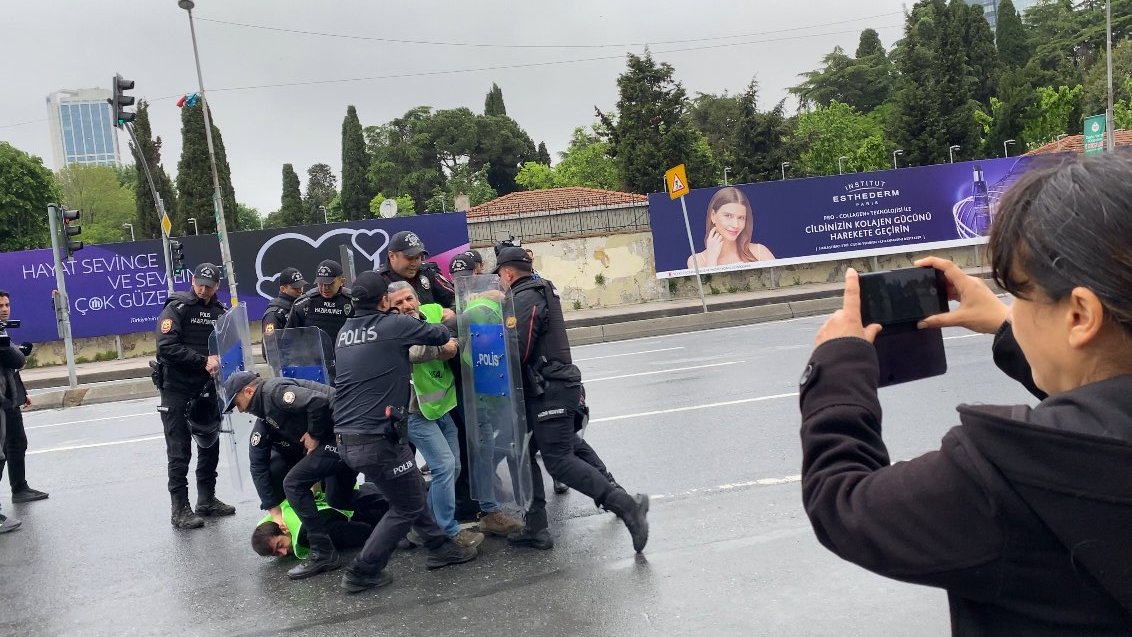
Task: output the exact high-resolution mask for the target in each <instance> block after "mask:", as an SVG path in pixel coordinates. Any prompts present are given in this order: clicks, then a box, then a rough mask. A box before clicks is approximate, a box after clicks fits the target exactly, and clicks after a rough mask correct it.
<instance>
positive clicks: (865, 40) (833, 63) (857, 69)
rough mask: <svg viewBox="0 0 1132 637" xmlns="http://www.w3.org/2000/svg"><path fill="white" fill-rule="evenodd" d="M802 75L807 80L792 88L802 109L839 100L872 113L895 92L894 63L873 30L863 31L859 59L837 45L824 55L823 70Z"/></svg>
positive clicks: (863, 111)
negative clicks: (893, 81)
mask: <svg viewBox="0 0 1132 637" xmlns="http://www.w3.org/2000/svg"><path fill="white" fill-rule="evenodd" d="M802 77H803V78H805V79H804V81H803V82H802V83H801V84H799V85H797V86H795V87H793V88H791V89H790V92H791V93H792V94H794V95H796V96H797V97H798V103H799V105H800V106H801V107H802V108H809V107H813V106H829V105H830V104H831V103H832V102H835V101H836V102H841V103H843V104H848V105H849V106H852V107H853V108H855V109H857V110H858V111H860V112H862V113H868V112H870V111H872V110H873V109H875V108H876V107H878V106H880V105H881V104H883V103H884V102H885V100H887V99H888V97H889V95H890V94H891V92H892V63H891V61H890V60H889V59H888V56H887V55H886V54H885V50H884V45H883V44H881V41H880V36H879V35H878V34H877V32H876V31H874V30H873V29H865V30H864V31H862V32H861V37H860V40H859V42H858V44H857V55H856V57H855V58H854V57H849V56H848V55H846V53H845V51H844V50H843V49H842V48H841V47H836V48H834V49H833V51H831V52H830V53H828V54H826V56H825V57H824V58H822V66H821V68H820V69H818V70H814V71H808V72H806V73H802Z"/></svg>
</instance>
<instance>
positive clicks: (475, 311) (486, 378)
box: [455, 274, 532, 511]
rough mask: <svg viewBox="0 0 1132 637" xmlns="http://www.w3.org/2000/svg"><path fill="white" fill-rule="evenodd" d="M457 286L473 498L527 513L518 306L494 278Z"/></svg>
mask: <svg viewBox="0 0 1132 637" xmlns="http://www.w3.org/2000/svg"><path fill="white" fill-rule="evenodd" d="M455 285H456V312H457V315H458V316H457V323H458V325H459V327H460V345H461V347H460V350H461V355H460V369H461V382H462V384H463V387H462V389H463V395H464V420H465V423H466V435H467V440H468V463H469V467H468V475H469V478H470V479H469V482H470V486H471V496H472V499H474V500H477V501H479V502H495V503H498V504H500V505H501V506H503V507H504V508H510V509H518V510H521V511H526V510H527V508H528V507H529V505H530V502H531V494H532V491H531V466H530V457H529V456H528V454H527V446H528V444H529V442H530V432H529V430H528V429H527V417H526V409H525V407H524V404H523V380H522V379H523V377H522V375H521V373H522V372H521V369H520V366H519V360H520V359H519V343H518V337H517V334H516V332H515V308H514V304H513V303H512V301H511V299H510V297H508V296H507V293H506V292H505V291H504V289H503V286H502V285H501V284H500V282H499V277H498V276H496V275H494V274H489V275H468V276H461V277H457V278H456V281H455Z"/></svg>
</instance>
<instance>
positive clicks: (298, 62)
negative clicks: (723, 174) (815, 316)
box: [0, 0, 903, 214]
mask: <svg viewBox="0 0 1132 637" xmlns="http://www.w3.org/2000/svg"><path fill="white" fill-rule="evenodd" d="M701 7H711V10H710V11H708V10H707V9H706V8H701ZM902 8H903V3H901V2H900V1H899V0H789V1H787V0H715V1H713V2H710V3H709V2H704V3H691V2H684V3H677V2H670V1H664V0H661V1H660V2H657V1H655V0H654V1H652V2H644V1H639V0H632V1H623V0H585V1H571V2H546V1H541V0H535V1H528V2H502V1H498V0H476V1H475V2H436V1H429V0H416V1H412V2H409V1H396V2H394V1H386V0H381V1H378V0H334V1H333V2H327V1H322V2H312V1H310V0H306V1H299V0H238V1H236V0H227V1H223V0H197V6H196V9H195V10H194V12H193V15H194V17H195V18H196V19H197V22H196V27H197V38H198V44H199V46H200V53H201V65H202V70H203V73H204V81H205V88H206V89H207V90H208V91H209V99H210V104H211V105H212V107H213V111H214V117H215V121H216V123H217V125H218V126H219V127H220V129H221V131H222V133H223V135H224V144H225V148H226V149H227V152H228V161H229V163H230V164H231V167H232V180H233V183H234V186H235V189H236V198H237V199H238V200H239V201H240V202H242V203H246V204H249V205H251V206H253V207H255V208H258V209H259V210H260V212H261V213H262V214H267V213H268V212H270V211H272V210H275V209H277V208H278V207H279V198H280V194H281V183H282V180H281V175H280V170H281V167H282V165H283V164H284V163H291V164H294V166H295V170H296V171H298V173H299V175H300V178H301V179H302V180H303V187H304V189H305V187H306V186H305V184H306V170H307V168H308V167H309V166H310V165H311V164H314V163H318V162H324V163H327V164H330V166H331V167H333V169H334V171H335V172H336V173H338V172H339V170H340V168H341V166H340V162H341V125H342V118H343V116H344V115H345V112H346V106H347V105H348V104H354V105H355V106H357V109H358V115H359V116H360V117H361V120H362V124H363V126H368V125H374V124H381V123H383V122H386V121H389V120H390V119H392V118H394V117H398V116H400V115H401V114H403V113H404V112H405V111H407V110H408V109H409V108H412V107H414V106H418V105H430V106H433V107H436V108H454V107H459V106H467V107H469V108H471V109H472V110H473V111H476V112H480V111H482V109H483V100H484V94H485V93H486V92H487V90H488V89H489V88H490V87H491V83H492V82H496V83H498V84H499V85H500V87H502V89H503V95H504V100H505V102H506V104H507V113H508V114H509V115H510V116H511V117H513V118H515V119H516V120H517V121H518V122H519V124H520V125H521V126H522V127H523V128H524V129H526V131H527V132H528V133H529V134H530V136H531V138H532V139H533V140H534V141H535V143H536V144H537V143H538V142H539V141H545V142H546V145H547V147H548V148H549V149H550V152H551V154H552V156H554V157H555V158H557V153H558V152H560V151H562V150H564V149H565V146H566V143H567V141H568V140H569V137H570V134H571V132H572V131H573V129H574V127H576V126H586V125H590V124H592V123H593V121H594V115H593V113H594V111H593V108H594V106H595V105H596V106H598V107H600V108H602V109H603V110H605V109H612V107H613V106H614V104H615V102H616V101H617V86H616V79H617V76H618V75H619V74H620V73H621V72H622V71H623V70H624V68H625V62H624V55H625V53H626V52H629V51H633V52H638V53H639V52H641V51H643V49H644V44H645V43H648V44H649V46H650V48H651V49H652V51H653V54H654V56H655V57H656V58H658V59H660V60H663V61H666V62H669V63H671V64H672V65H673V66H674V67H675V68H676V77H677V79H678V80H680V81H681V82H682V83H683V84H684V87H685V89H686V90H687V91H688V94H689V95H695V94H696V93H697V92H704V93H719V92H722V91H725V90H727V91H730V92H732V93H735V92H739V91H741V90H743V88H744V87H745V86H746V84H747V82H748V81H750V79H751V78H752V77H755V78H757V79H758V81H759V83H760V85H761V87H762V94H763V99H762V104H763V106H764V107H765V106H770V105H773V104H774V103H775V102H777V101H778V100H780V99H782V98H784V97H786V96H787V92H786V89H787V88H788V87H789V86H792V85H794V84H796V83H797V82H798V74H799V73H802V72H804V71H807V70H810V69H813V68H815V67H816V66H817V64H818V63H819V61H820V59H821V57H822V56H823V55H824V54H825V53H827V52H829V51H830V50H832V49H833V47H834V46H837V45H841V46H842V47H844V48H845V49H846V50H847V51H849V52H850V54H851V53H852V52H853V50H854V49H855V48H856V44H857V37H858V35H859V33H860V31H861V29H864V28H866V27H872V28H875V29H877V30H878V31H879V32H880V35H881V40H882V41H883V42H884V44H885V46H888V47H891V45H892V43H893V41H894V40H895V39H897V38H899V36H900V33H901V26H900V25H901V23H902V21H903V18H902V15H901V11H902ZM3 14H4V15H3V19H2V20H0V59H3V60H4V63H3V66H4V78H5V80H6V81H5V89H4V91H2V92H0V140H5V141H8V142H10V143H12V144H13V145H14V146H16V147H17V148H20V149H22V150H25V151H27V152H30V153H32V154H35V155H38V156H40V157H42V158H43V159H44V162H45V163H46V164H47V165H48V166H49V167H50V166H51V161H52V160H51V157H52V154H51V148H50V138H49V135H48V127H47V120H46V103H45V98H46V96H47V94H48V93H50V92H52V91H55V90H58V89H64V88H68V89H73V88H88V87H103V88H109V85H110V78H111V77H112V76H113V74H114V73H115V72H119V73H122V75H123V76H125V77H127V78H129V79H133V80H135V81H136V82H137V88H136V89H135V91H134V94H135V95H137V96H139V97H145V98H147V99H149V100H150V101H151V102H152V107H151V110H150V114H151V118H152V123H153V128H154V132H155V134H157V135H160V136H161V137H162V139H163V140H164V150H163V153H162V159H163V163H164V165H165V170H166V171H167V172H169V174H170V175H171V176H172V175H174V174H175V173H176V167H177V160H178V159H179V158H180V154H181V143H180V119H179V113H178V109H177V107H176V105H175V101H176V98H177V97H179V96H181V95H182V94H184V93H186V92H193V91H196V90H197V80H196V74H195V70H194V68H193V57H192V43H191V41H190V38H189V27H188V20H187V17H186V14H185V12H184V11H183V10H181V9H179V8H178V7H177V3H176V0H97V1H94V2H91V1H89V0H28V1H24V2H17V1H14V0H13V1H8V2H5V3H4V7H3ZM206 20H219V21H225V22H237V23H243V24H247V25H255V26H258V27H271V28H273V29H285V30H291V31H308V32H319V33H324V34H334V35H339V36H353V37H351V38H344V37H327V36H325V35H311V34H301V33H293V32H282V31H271V30H264V29H258V28H250V27H248V26H234V25H231V24H221V23H218V22H212V21H206ZM727 36H739V37H727ZM383 39H384V40H386V41H382V40H383ZM388 40H401V41H403V42H390V41H388ZM404 41H413V42H414V43H409V42H404ZM673 41H683V42H673ZM433 43H443V44H433ZM454 43H463V45H456V44H454ZM468 44H477V45H491V46H468ZM521 45H528V46H521ZM529 45H535V46H534V47H531V46H529ZM549 45H571V46H569V47H566V46H549ZM598 45H611V46H598ZM723 45H733V46H723ZM705 47H710V48H705ZM675 49H696V50H684V51H677V50H675ZM593 58H605V59H593ZM568 60H574V62H570V63H556V64H546V65H541V66H529V67H525V68H524V67H518V68H499V67H514V66H516V65H530V64H533V63H543V62H562V61H568ZM577 60H584V61H577ZM355 78H365V79H357V80H356V81H346V82H333V83H324V84H306V85H292V86H280V87H269V88H249V87H262V86H263V85H277V84H295V83H309V82H315V81H320V80H347V79H355ZM787 103H788V107H789V109H791V110H793V109H794V108H796V102H795V101H794V100H793V99H790V100H788V102H787ZM120 135H121V136H122V138H121V140H120V144H121V146H122V149H123V150H124V151H125V152H124V156H125V157H126V158H128V156H129V155H128V151H127V150H126V149H127V145H126V139H125V134H124V133H121V134H120Z"/></svg>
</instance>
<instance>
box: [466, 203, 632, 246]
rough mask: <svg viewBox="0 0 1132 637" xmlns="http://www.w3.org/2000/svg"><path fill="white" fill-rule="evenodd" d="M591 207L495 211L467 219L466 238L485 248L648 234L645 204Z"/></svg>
mask: <svg viewBox="0 0 1132 637" xmlns="http://www.w3.org/2000/svg"><path fill="white" fill-rule="evenodd" d="M594 203H595V202H594V200H593V199H592V198H587V200H586V201H585V202H583V201H581V200H577V204H576V205H575V206H574V207H572V208H571V207H568V208H562V209H558V210H551V211H544V212H518V211H516V212H514V213H508V212H506V210H503V211H499V210H494V211H492V213H491V214H490V215H484V216H481V217H472V216H469V217H468V238H469V240H470V241H471V243H472V246H473V247H486V246H490V245H494V244H495V243H496V242H498V241H499V240H500V239H505V238H507V237H508V236H509V235H512V236H516V237H520V238H522V240H523V241H527V242H532V241H548V240H551V239H561V238H575V237H592V236H605V235H610V234H622V233H631V232H648V231H649V205H648V203H645V202H640V203H624V202H623V201H621V202H610V203H609V204H608V205H600V204H599V205H594ZM583 204H585V205H583Z"/></svg>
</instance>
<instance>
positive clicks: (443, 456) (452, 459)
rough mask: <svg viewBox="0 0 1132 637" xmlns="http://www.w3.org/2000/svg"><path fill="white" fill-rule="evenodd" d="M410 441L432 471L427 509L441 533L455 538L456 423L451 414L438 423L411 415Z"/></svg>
mask: <svg viewBox="0 0 1132 637" xmlns="http://www.w3.org/2000/svg"><path fill="white" fill-rule="evenodd" d="M409 441H410V442H412V443H413V445H414V446H415V447H416V448H417V451H419V452H420V454H421V456H422V457H424V460H425V463H426V464H428V468H429V469H431V470H432V484H431V485H430V486H429V488H428V508H429V509H430V510H432V516H433V517H434V518H436V523H437V524H438V525H439V526H440V528H441V530H443V531H444V532H445V533H447V534H448V536H449V537H453V536H455V535H456V534H457V533H459V532H460V525H459V524H458V523H457V522H456V476H457V475H458V474H459V473H460V441H459V439H458V438H457V434H456V424H455V423H454V422H452V417H451V416H449V415H448V414H444V415H443V416H441V417H440V419H438V420H429V419H427V418H425V417H424V416H422V415H420V414H409Z"/></svg>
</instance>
